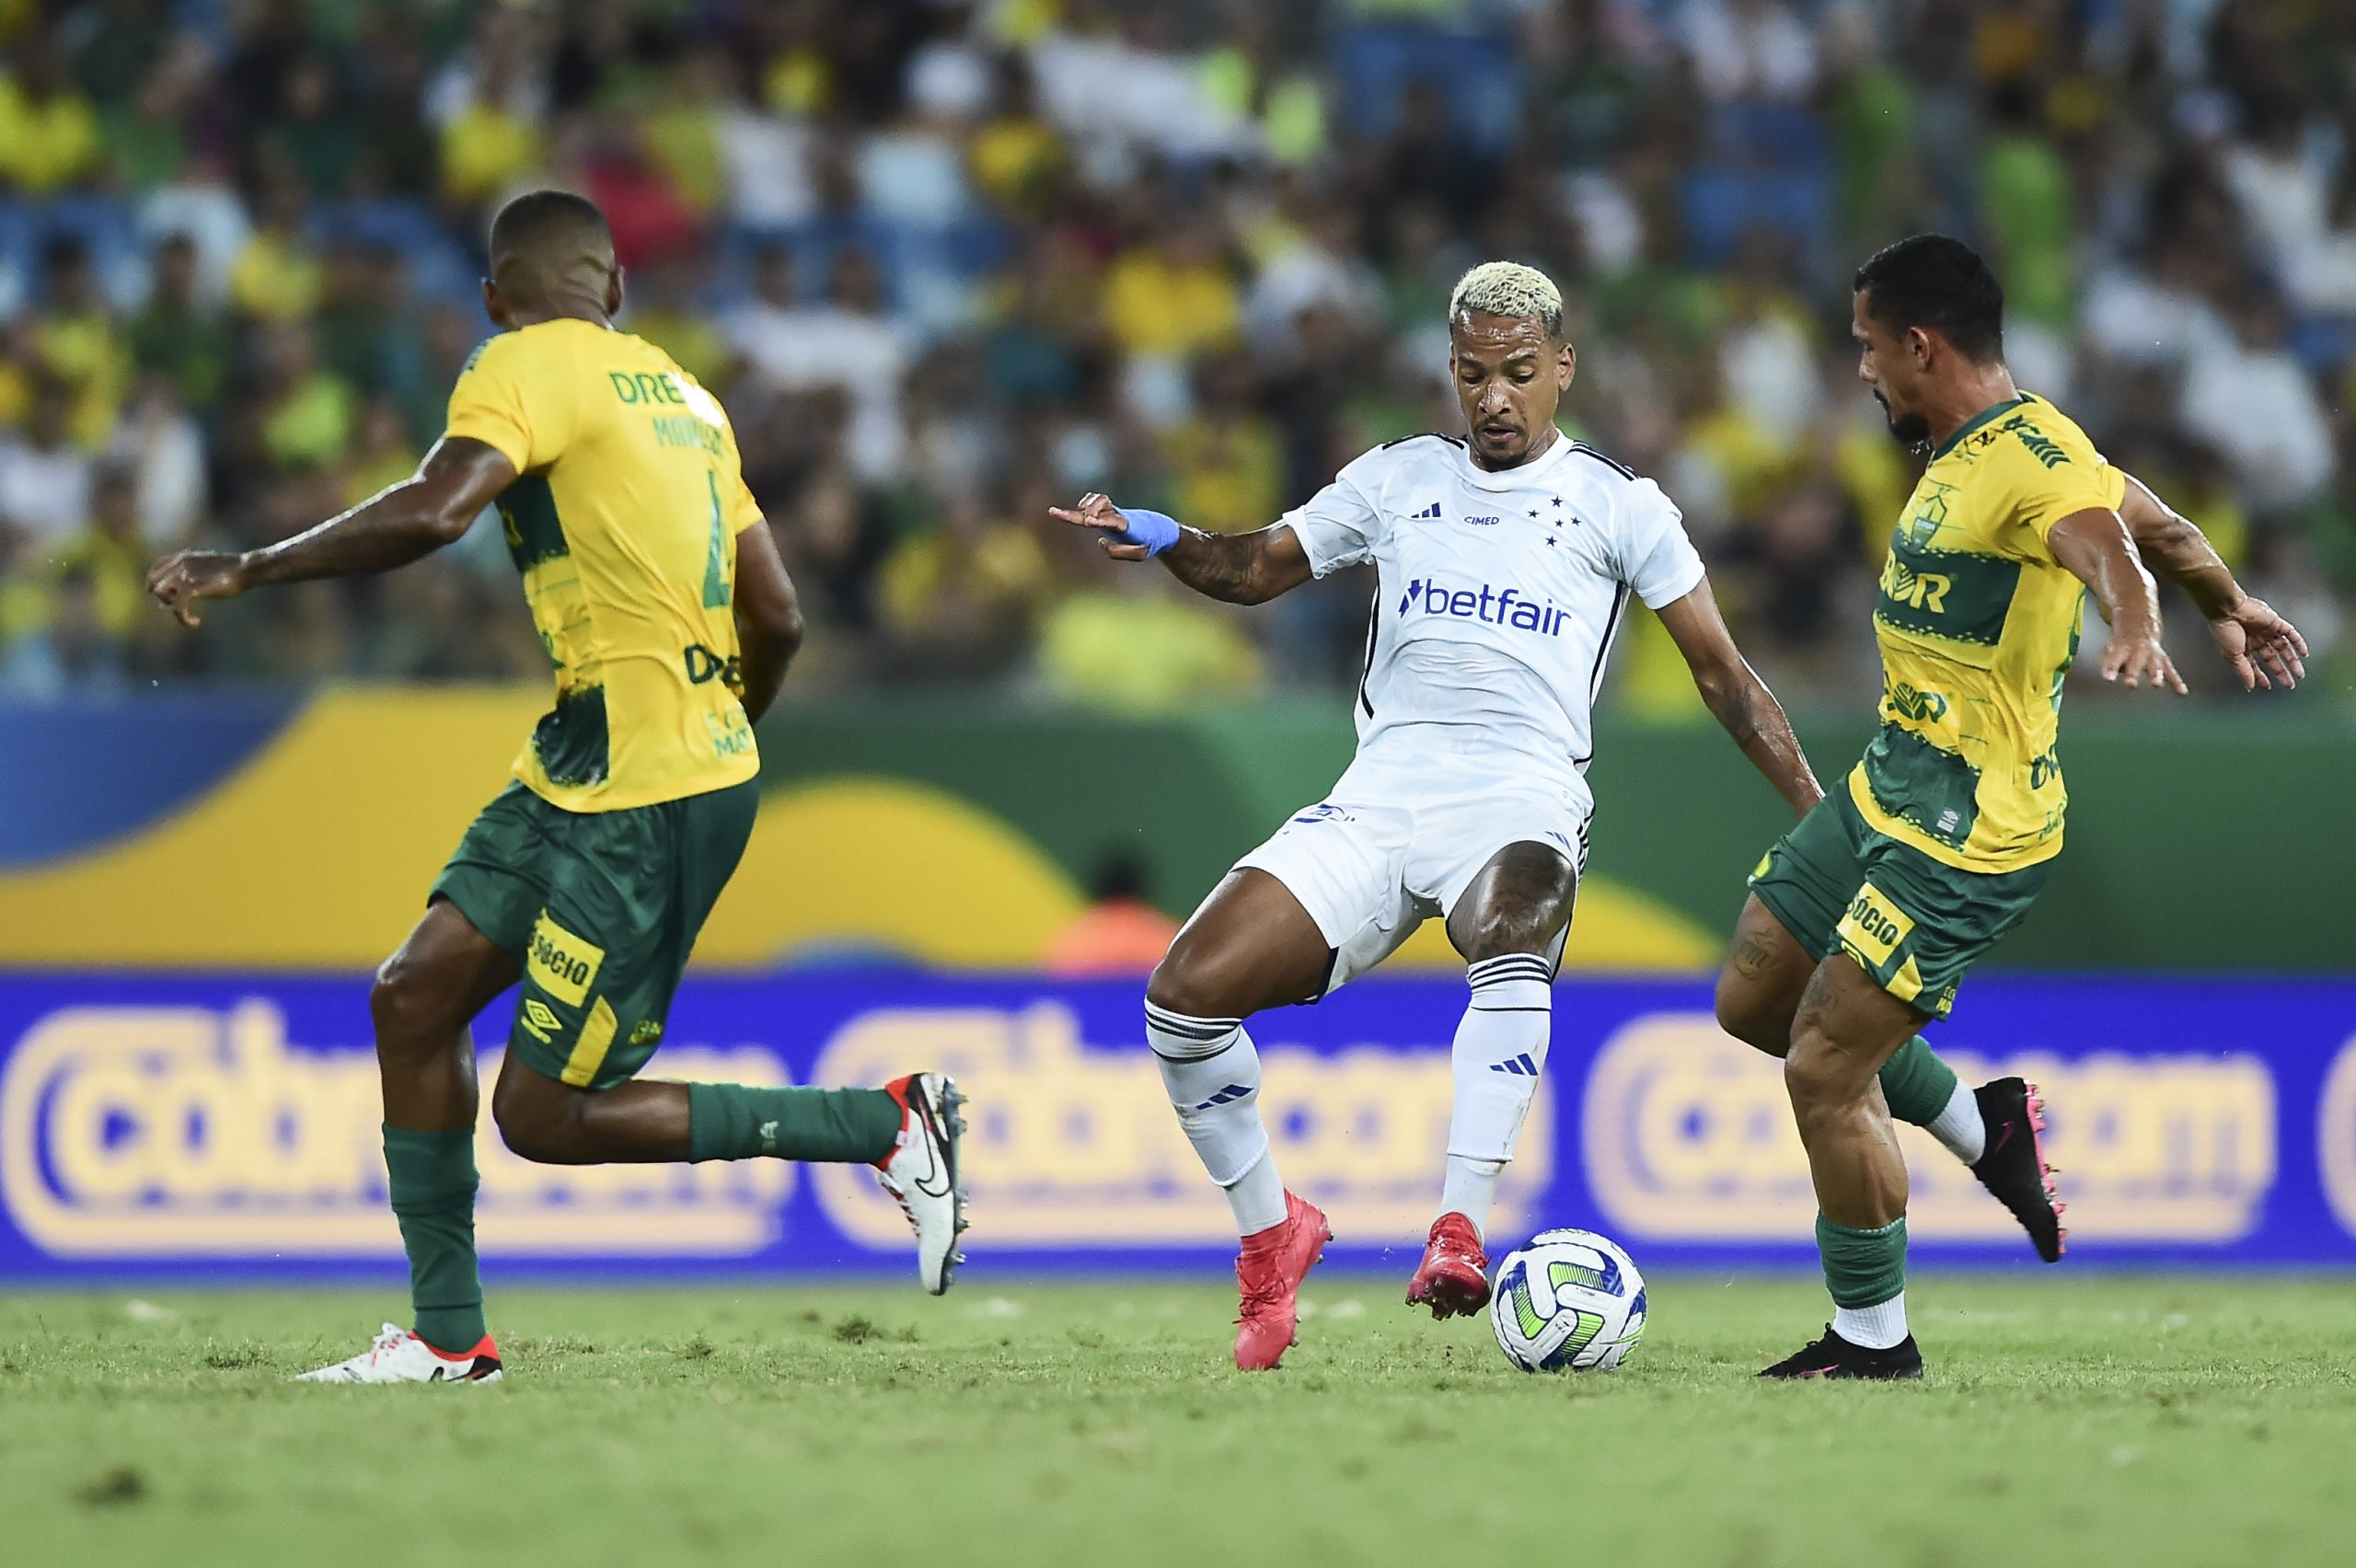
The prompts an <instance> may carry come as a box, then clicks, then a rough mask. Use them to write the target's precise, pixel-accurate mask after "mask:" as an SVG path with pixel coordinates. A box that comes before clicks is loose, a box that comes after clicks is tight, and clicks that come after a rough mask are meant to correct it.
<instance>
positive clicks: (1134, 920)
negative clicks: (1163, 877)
mask: <svg viewBox="0 0 2356 1568" xmlns="http://www.w3.org/2000/svg"><path fill="white" fill-rule="evenodd" d="M1088 898H1089V905H1088V907H1087V908H1086V909H1085V910H1083V911H1081V912H1080V914H1079V915H1077V916H1075V917H1073V918H1072V920H1071V922H1070V923H1069V924H1068V925H1066V926H1065V927H1064V928H1063V929H1061V930H1059V931H1057V933H1056V934H1055V935H1054V936H1053V937H1051V938H1049V939H1048V940H1047V952H1046V958H1045V968H1046V971H1047V973H1048V974H1053V975H1057V976H1058V977H1060V978H1065V979H1079V978H1081V977H1084V976H1090V975H1110V974H1146V973H1147V972H1149V970H1151V969H1152V968H1153V966H1154V965H1155V964H1157V963H1161V958H1162V955H1163V954H1164V953H1166V952H1168V951H1170V943H1171V940H1172V938H1174V937H1176V936H1177V935H1178V922H1177V921H1175V920H1172V918H1171V917H1169V916H1167V915H1164V914H1163V913H1162V912H1161V910H1159V909H1156V908H1155V907H1154V906H1153V905H1151V904H1149V903H1148V902H1147V901H1146V887H1145V868H1144V867H1143V866H1141V865H1139V864H1138V862H1137V860H1136V859H1134V858H1132V857H1130V856H1126V855H1114V856H1112V857H1110V858H1108V859H1106V860H1105V861H1104V863H1103V865H1101V866H1099V867H1097V869H1096V873H1095V875H1094V876H1093V877H1092V878H1091V881H1090V883H1089V889H1088Z"/></svg>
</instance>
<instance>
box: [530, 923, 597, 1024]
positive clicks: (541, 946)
mask: <svg viewBox="0 0 2356 1568" xmlns="http://www.w3.org/2000/svg"><path fill="white" fill-rule="evenodd" d="M605 962H606V950H605V949H604V948H601V947H599V946H598V945H597V944H596V943H595V942H593V941H591V940H588V939H587V938H585V937H576V936H574V935H573V934H572V932H571V931H568V930H566V929H565V928H563V927H562V926H560V925H558V924H557V923H556V921H555V919H554V918H553V917H551V916H550V915H549V912H548V911H547V910H545V909H543V910H541V911H540V917H539V919H538V920H537V922H536V923H535V924H534V925H533V927H532V945H531V948H530V950H529V951H527V952H526V953H525V957H524V973H525V975H527V976H528V977H529V978H530V979H531V981H532V983H533V984H534V985H536V986H538V987H539V988H540V989H541V990H543V991H546V992H547V993H548V994H549V996H551V997H555V998H556V999H557V1000H558V1001H560V1002H563V1003H565V1004H566V1005H567V1006H569V1007H576V1008H577V1007H579V1006H580V1005H581V1004H582V1003H583V1002H585V1001H587V1000H588V999H589V983H590V982H591V981H593V980H595V979H596V978H597V970H598V967H599V966H600V965H601V964H603V963H605Z"/></svg>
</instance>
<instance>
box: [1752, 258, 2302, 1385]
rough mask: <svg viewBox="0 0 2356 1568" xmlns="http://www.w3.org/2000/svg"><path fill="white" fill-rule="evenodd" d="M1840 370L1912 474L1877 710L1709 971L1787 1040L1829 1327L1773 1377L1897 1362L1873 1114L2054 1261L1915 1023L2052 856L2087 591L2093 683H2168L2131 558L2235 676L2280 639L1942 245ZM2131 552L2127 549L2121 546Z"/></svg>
mask: <svg viewBox="0 0 2356 1568" xmlns="http://www.w3.org/2000/svg"><path fill="white" fill-rule="evenodd" d="M1853 306H1854V323H1853V327H1852V330H1853V331H1854V335H1855V337H1856V339H1857V341H1858V343H1859V345H1860V347H1861V350H1862V357H1861V360H1860V362H1859V364H1858V375H1860V376H1861V377H1862V378H1863V379H1864V380H1865V383H1866V384H1867V385H1868V386H1871V387H1872V388H1873V390H1874V396H1875V397H1876V398H1877V399H1879V400H1880V402H1881V404H1882V407H1883V409H1884V411H1885V412H1886V413H1887V414H1888V419H1889V427H1890V432H1891V433H1892V434H1893V435H1895V436H1896V437H1897V438H1898V439H1899V440H1900V441H1901V442H1903V443H1905V444H1907V445H1909V446H1911V447H1913V448H1916V449H1917V450H1921V451H1923V452H1926V453H1927V454H1928V457H1929V463H1928V466H1927V467H1925V468H1924V470H1923V477H1922V479H1921V481H1920V482H1919V483H1918V484H1917V485H1916V486H1915V488H1914V493H1913V496H1912V498H1911V500H1910V501H1909V502H1907V505H1906V510H1905V513H1904V514H1903V515H1902V516H1901V517H1900V519H1899V520H1898V525H1897V530H1896V533H1895V535H1894V536H1893V537H1892V538H1891V541H1890V548H1889V557H1888V561H1887V562H1886V563H1885V564H1884V566H1883V567H1882V574H1881V584H1880V594H1879V597H1878V601H1877V605H1876V607H1875V610H1874V632H1875V635H1876V637H1877V640H1879V642H1880V645H1881V657H1882V666H1883V672H1884V680H1885V684H1884V687H1883V696H1882V701H1881V721H1882V729H1881V733H1880V735H1879V737H1878V738H1877V739H1876V740H1875V741H1874V743H1873V744H1872V745H1871V746H1869V747H1868V748H1867V749H1866V752H1865V758H1864V760H1863V761H1861V762H1860V763H1859V764H1858V765H1857V767H1856V768H1855V769H1854V771H1853V772H1852V773H1851V774H1850V775H1849V777H1848V778H1846V779H1845V780H1843V781H1842V782H1841V783H1839V784H1836V785H1835V786H1834V787H1833V788H1832V790H1831V793H1829V794H1828V795H1827V796H1826V797H1825V799H1824V800H1823V801H1822V802H1821V803H1820V804H1819V805H1818V806H1817V807H1816V808H1815V809H1814V810H1813V811H1811V812H1810V813H1808V815H1807V817H1805V818H1804V819H1802V821H1801V822H1800V824H1799V825H1798V826H1796V827H1795V828H1794V829H1792V831H1791V832H1790V833H1788V834H1786V835H1784V837H1783V838H1782V840H1781V841H1779V842H1778V843H1777V844H1776V845H1775V847H1773V848H1772V849H1770V850H1769V851H1768V852H1767V855H1766V858H1765V859H1762V860H1761V862H1760V864H1759V868H1758V870H1756V871H1754V872H1753V873H1752V875H1751V879H1750V899H1749V901H1748V902H1747V903H1746V904H1745V905H1743V911H1742V917H1741V919H1740V921H1739V923H1738V926H1737V927H1736V930H1735V937H1734V942H1733V947H1732V951H1731V952H1730V954H1729V956H1728V958H1727V966H1726V968H1725V970H1724V971H1723V972H1722V973H1721V974H1720V976H1719V981H1718V1019H1719V1022H1720V1023H1721V1025H1722V1026H1723V1027H1724V1028H1725V1029H1726V1030H1727V1032H1729V1033H1731V1034H1734V1035H1736V1036H1737V1037H1738V1038H1740V1039H1743V1040H1746V1041H1749V1042H1750V1043H1752V1044H1754V1045H1757V1046H1759V1047H1760V1048H1761V1049H1762V1050H1766V1051H1770V1052H1772V1053H1773V1054H1775V1055H1781V1056H1782V1057H1783V1058H1784V1083H1785V1086H1786V1088H1787V1090H1789V1093H1790V1096H1791V1101H1792V1111H1793V1113H1794V1115H1795V1116H1796V1119H1797V1120H1798V1123H1799V1130H1800V1139H1801V1141H1802V1142H1803V1143H1804V1144H1805V1145H1806V1146H1807V1156H1808V1164H1809V1168H1810V1170H1811V1171H1812V1173H1813V1175H1814V1178H1815V1184H1816V1196H1817V1204H1818V1208H1819V1216H1818V1219H1817V1244H1818V1248H1819V1251H1820V1252H1821V1253H1822V1255H1823V1260H1824V1272H1825V1280H1826V1283H1827V1285H1828V1286H1830V1288H1831V1295H1832V1300H1833V1306H1834V1318H1833V1321H1832V1322H1831V1324H1829V1325H1827V1327H1826V1330H1825V1333H1824V1336H1823V1337H1822V1338H1821V1339H1819V1340H1818V1341H1816V1342H1815V1343H1812V1344H1809V1345H1808V1346H1807V1347H1806V1348H1805V1349H1803V1350H1801V1351H1799V1352H1798V1353H1797V1354H1796V1355H1792V1356H1790V1357H1788V1358H1787V1359H1785V1360H1784V1361H1782V1362H1779V1363H1777V1364H1776V1365H1775V1366H1771V1367H1769V1368H1767V1369H1766V1371H1765V1373H1764V1374H1763V1376H1766V1377H1771V1378H1919V1377H1921V1376H1922V1375H1923V1358H1922V1355H1921V1354H1920V1353H1919V1352H1918V1351H1917V1349H1916V1348H1915V1344H1914V1339H1913V1336H1912V1335H1911V1333H1909V1332H1907V1326H1906V1298H1905V1283H1906V1218H1905V1215H1906V1166H1905V1162H1904V1160H1903V1159H1901V1158H1900V1154H1899V1150H1898V1146H1897V1143H1896V1141H1895V1140H1894V1139H1893V1137H1892V1136H1891V1128H1890V1119H1891V1117H1892V1116H1893V1115H1894V1116H1897V1117H1899V1118H1900V1119H1901V1120H1906V1121H1911V1122H1915V1123H1917V1124H1922V1125H1923V1126H1926V1127H1929V1128H1930V1129H1931V1130H1932V1132H1933V1133H1934V1135H1935V1136H1938V1137H1939V1139H1940V1141H1941V1142H1943V1143H1945V1144H1946V1146H1947V1147H1949V1148H1950V1149H1952V1150H1953V1151H1954V1152H1956V1153H1957V1154H1958V1156H1959V1157H1960V1158H1962V1159H1965V1160H1966V1161H1968V1162H1969V1163H1970V1165H1971V1167H1972V1170H1973V1172H1974V1174H1976V1175H1978V1176H1979V1177H1980V1179H1981V1182H1984V1183H1986V1184H1987V1186H1988V1187H1989V1188H1990V1190H1991V1191H1992V1192H1993V1193H1995V1194H1996V1196H1997V1197H1999V1198H2001V1199H2003V1200H2004V1203H2005V1205H2006V1206H2008V1207H2009V1208H2011V1209H2012V1211H2013V1212H2014V1214H2015V1216H2018V1217H2019V1218H2020V1219H2021V1221H2022V1223H2023V1224H2024V1225H2025V1226H2026V1227H2027V1228H2028V1231H2029V1234H2030V1237H2031V1239H2033V1240H2034V1241H2035V1242H2036V1243H2037V1246H2038V1252H2039V1253H2040V1254H2041V1255H2042V1256H2044V1257H2045V1258H2046V1260H2047V1261H2048V1262H2051V1261H2053V1260H2054V1259H2056V1258H2058V1257H2060V1256H2061V1238H2062V1232H2061V1223H2060V1218H2061V1205H2059V1204H2057V1203H2056V1202H2055V1201H2054V1198H2053V1194H2052V1189H2051V1186H2050V1181H2049V1179H2048V1178H2049V1175H2050V1172H2049V1171H2048V1170H2047V1169H2046V1166H2045V1164H2044V1160H2043V1157H2042V1155H2041V1154H2040V1153H2039V1151H2038V1147H2037V1145H2038V1138H2037V1135H2038V1130H2039V1127H2040V1126H2041V1122H2040V1120H2039V1106H2038V1101H2037V1098H2036V1091H2035V1090H2034V1088H2033V1087H2032V1086H2030V1085H2027V1084H2025V1083H2024V1082H2022V1080H2020V1079H2019V1078H1999V1079H1997V1080H1996V1081H1995V1082H1993V1083H1991V1084H1987V1085H1983V1086H1981V1089H1980V1090H1977V1091H1976V1092H1975V1091H1971V1090H1965V1089H1963V1088H1962V1086H1961V1085H1959V1084H1958V1082H1957V1079H1956V1075H1955V1073H1954V1072H1953V1071H1952V1070H1951V1069H1949V1068H1948V1067H1947V1066H1946V1065H1945V1064H1944V1063H1942V1062H1941V1061H1939V1059H1938V1058H1937V1057H1936V1056H1935V1055H1933V1054H1932V1051H1931V1049H1930V1047H1929V1046H1928V1045H1926V1044H1925V1043H1923V1039H1922V1037H1921V1035H1920V1034H1919V1033H1918V1031H1919V1030H1920V1029H1921V1028H1922V1027H1923V1024H1924V1023H1925V1022H1927V1021H1928V1020H1933V1019H1937V1018H1943V1017H1945V1016H1946V1011H1947V1009H1948V1007H1949V1005H1950V1004H1951V1003H1952V1002H1953V1000H1954V998H1955V992H1956V986H1957V984H1958V982H1959V981H1960V980H1961V979H1962V978H1963V974H1964V971H1965V970H1966V969H1967V968H1969V966H1970V964H1971V963H1973V962H1974V961H1975V960H1977V959H1978V958H1979V957H1980V955H1981V953H1983V952H1985V951H1988V949H1989V948H1990V947H1991V946H1992V945H1993V944H1994V943H1995V941H1996V940H1997V939H1998V938H2000V937H2002V936H2003V935H2004V932H2005V931H2006V930H2008V929H2010V928H2012V926H2013V925H2014V924H2015V923H2016V922H2017V921H2018V920H2019V919H2020V918H2021V917H2022V916H2023V915H2025V914H2027V912H2028V908H2029V905H2031V904H2032V903H2033V902H2034V901H2035V900H2036V898H2037V895H2038V890H2039V889H2040V888H2042V887H2043V886H2044V884H2045V879H2046V876H2047V874H2048V873H2049V872H2050V870H2051V869H2052V861H2053V858H2054V856H2055V855H2057V854H2059V853H2060V852H2061V817H2062V804H2063V801H2064V794H2063V790H2062V787H2061V762H2060V760H2059V757H2058V756H2057V755H2056V753H2055V750H2054V742H2055V735H2056V732H2057V729H2058V725H2059V719H2060V711H2061V686H2062V681H2063V678H2064V676H2065V675H2066V674H2067V673H2068V671H2069V669H2070V666H2071V664H2072V663H2073V660H2074V658H2075V655H2076V653H2077V648H2078V621H2079V613H2080V609H2081V607H2082V605H2083V602H2084V600H2085V595H2086V594H2088V593H2089V592H2091V593H2092V594H2093V595H2094V597H2095V599H2096V602H2097V604H2098V605H2099V607H2100V609H2101V611H2102V614H2103V615H2104V617H2106V618H2107V619H2108V621H2109V622H2110V640H2109V641H2108V643H2107V644H2106V645H2105V647H2104V650H2103V655H2102V674H2103V678H2104V679H2106V680H2110V681H2119V682H2123V683H2124V684H2125V685H2128V686H2143V685H2147V684H2148V685H2150V686H2155V687H2161V688H2165V689H2168V690H2173V691H2177V692H2182V691H2183V690H2184V689H2185V688H2184V683H2183V681H2182V680H2181V679H2180V678H2179V677H2178V676H2177V672H2176V669H2175V666H2174V665H2173V664H2172V663H2170V662H2169V659H2168V655H2167V653H2166V651H2165V650H2164V649H2163V648H2162V646H2161V643H2160V611H2159V601H2158V596H2157V594H2156V591H2155V588H2154V582H2153V580H2152V575H2151V572H2150V571H2146V570H2145V566H2144V562H2147V561H2148V562H2149V563H2150V565H2151V566H2152V567H2153V568H2155V569H2157V570H2158V571H2159V572H2160V573H2161V574H2162V575H2164V576H2165V577H2167V578H2169V579H2170V580H2171V581H2173V582H2177V583H2178V584H2179V585H2180V586H2182V587H2183V588H2184V589H2185V590H2186V591H2187V593H2189V594H2190V595H2191V597H2192V600H2193V602H2194V604H2195V605H2198V606H2199V607H2200V612H2201V614H2202V615H2203V616H2204V617H2206V618H2207V620H2208V622H2209V627H2210V632H2211V635H2212V638H2213V639H2214V640H2215V642H2216V644H2217V648H2218V651H2220V652H2221V653H2222V654H2223V656H2224V658H2225V660H2226V662H2227V663H2229V664H2230V665H2231V666H2232V667H2233V668H2234V670H2235V673H2236V674H2238V675H2239V676H2240V678H2241V681H2242V684H2243V686H2245V688H2254V687H2256V686H2268V685H2272V684H2276V683H2280V684H2281V685H2283V686H2289V685H2291V684H2292V683H2293V682H2294V681H2295V680H2296V679H2297V677H2298V676H2299V675H2301V674H2304V669H2303V668H2302V666H2301V663H2300V660H2301V656H2302V655H2303V654H2304V652H2305V651H2306V649H2305V645H2304V643H2303V642H2301V640H2300V639H2299V634H2298V632H2297V631H2296V629H2294V628H2292V626H2291V624H2290V623H2289V622H2288V621H2286V620H2284V619H2283V618H2282V617H2281V616H2279V615H2277V614H2275V612H2274V611H2273V610H2272V609H2270V608H2269V607H2268V606H2267V605H2264V604H2263V603H2261V602H2260V601H2258V600H2256V599H2253V598H2250V597H2249V596H2248V595H2246V594H2244V593H2243V592H2242V591H2241V588H2240V586H2239V584H2237V583H2236V582H2235V581H2234V577H2233V574H2232V573H2231V572H2230V571H2227V570H2226V569H2225V566H2224V563H2223V562H2222V561H2221V560H2219V559H2217V556H2216V553H2215V552H2214V551H2213V550H2212V549H2211V548H2209V545H2208V541H2207V540H2205V539H2203V538H2202V537H2201V536H2200V530H2199V529H2197V528H2195V527H2193V526H2192V525H2191V524H2189V523H2188V522H2186V521H2185V520H2184V519H2183V518H2181V517H2179V516H2177V514H2176V513H2173V512H2171V511H2169V510H2168V508H2167V507H2165V506H2164V505H2163V504H2161V503H2160V502H2159V501H2158V500H2157V499H2156V498H2155V497H2154V496H2153V494H2152V492H2151V491H2150V490H2146V489H2144V488H2143V487H2142V485H2141V484H2139V483H2137V482H2136V481H2135V480H2134V479H2132V478H2130V477H2128V476H2127V475H2126V474H2124V473H2122V472H2120V471H2119V469H2117V468H2114V467H2111V466H2110V465H2109V464H2108V463H2106V462H2104V461H2103V458H2102V455H2101V454H2100V453H2098V452H2096V450H2095V448H2094V444H2092V443H2091V442H2089V441H2088V440H2087V439H2086V436H2085V432H2083V431H2081V430H2079V428H2078V427H2077V426H2076V425H2075V424H2073V423H2072V422H2071V421H2070V420H2069V419H2068V417H2067V416H2065V415H2064V414H2063V413H2062V412H2061V410H2060V409H2056V408H2055V407H2054V406H2053V405H2052V404H2050V403H2048V402H2046V401H2045V400H2044V399H2042V398H2037V397H2034V396H2032V395H2030V394H2028V393H2026V392H2023V391H2021V390H2020V389H2019V388H2018V387H2016V386H2014V385H2013V378H2012V375H2011V374H2010V372H2008V371H2007V370H2006V369H2005V368H2004V294H2003V291H2002V289H2001V288H2000V287H1999V286H1998V284H1997V282H1996V279H1995V277H1994V276H1993V274H1992V273H1991V272H1990V271H1989V270H1988V267H1987V265H1986V263H1984V262H1983V261H1981V259H1980V258H1979V257H1978V256H1977V255H1975V254H1974V253H1973V252H1972V250H1971V249H1970V248H1969V247H1968V246H1966V245H1964V244H1963V243H1961V242H1960V241H1958V240H1954V239H1949V238H1946V237H1945V236H1937V235H1923V236H1916V237H1915V238H1912V239H1907V240H1901V241H1900V242H1899V243H1898V244H1896V245H1893V246H1890V247H1889V248H1887V249H1885V250H1883V251H1881V252H1880V253H1878V254H1877V255H1876V256H1874V257H1873V258H1872V259H1870V260H1868V261H1867V262H1866V263H1865V265H1864V266H1863V267H1862V268H1860V269H1859V270H1858V271H1857V275H1856V280H1855V285H1854V299H1853ZM2139 553H2140V558H2141V559H2139Z"/></svg>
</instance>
